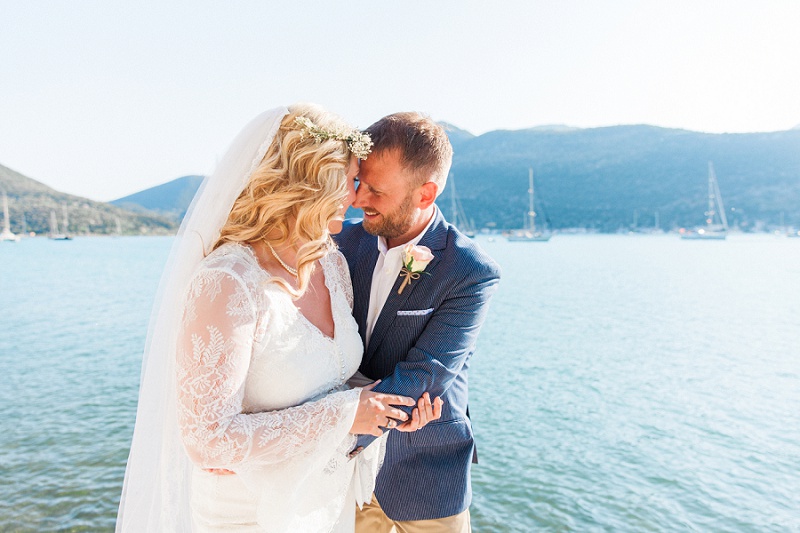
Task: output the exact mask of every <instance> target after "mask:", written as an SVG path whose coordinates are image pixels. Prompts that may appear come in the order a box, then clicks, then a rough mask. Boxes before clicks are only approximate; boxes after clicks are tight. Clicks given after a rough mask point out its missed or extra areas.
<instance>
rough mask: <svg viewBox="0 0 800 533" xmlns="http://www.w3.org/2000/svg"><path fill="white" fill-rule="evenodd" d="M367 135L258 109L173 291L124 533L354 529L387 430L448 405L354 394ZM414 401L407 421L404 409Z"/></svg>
mask: <svg viewBox="0 0 800 533" xmlns="http://www.w3.org/2000/svg"><path fill="white" fill-rule="evenodd" d="M371 144H372V143H371V141H370V139H369V137H368V136H367V135H365V134H362V133H360V132H358V131H356V130H351V129H349V128H348V127H347V126H346V124H344V123H343V122H342V121H341V119H339V118H338V117H336V116H334V115H332V114H330V113H328V112H325V111H323V110H322V109H320V108H318V107H316V106H310V105H295V106H292V107H290V108H288V109H287V108H280V109H274V110H270V111H267V112H265V113H262V114H261V115H259V116H258V117H256V118H255V119H254V120H253V121H252V122H251V123H250V124H249V125H248V126H246V127H245V129H244V130H243V131H242V132H241V133H240V134H239V136H238V137H237V138H236V139H235V140H234V142H233V145H232V146H231V148H230V149H229V151H228V153H227V154H226V155H225V157H224V158H223V159H222V160H221V161H220V163H219V164H218V167H217V169H216V170H215V172H214V173H213V174H212V175H211V176H210V177H209V178H208V179H207V180H206V181H205V182H204V183H203V185H202V187H201V189H200V191H198V193H197V195H196V196H195V199H194V201H193V203H192V206H191V207H190V209H189V212H188V213H187V215H186V217H185V218H184V222H183V224H182V225H181V229H180V231H179V233H178V236H177V238H176V240H175V244H174V245H173V249H172V251H171V253H170V258H169V260H168V262H167V266H166V269H165V273H164V275H163V277H162V280H161V284H160V287H159V294H158V296H157V298H156V305H155V307H154V311H153V315H152V317H151V323H150V330H149V332H148V340H147V345H146V347H145V355H144V360H143V362H142V382H141V388H140V396H139V405H138V411H137V419H136V426H135V429H134V434H133V442H132V445H131V451H130V457H129V459H128V465H127V469H126V473H125V483H124V487H123V491H122V497H121V501H120V509H119V515H118V519H117V531H125V532H128V531H130V532H140V531H142V532H143V531H220V530H225V531H228V530H234V531H268V532H283V531H304V532H306V531H307V532H315V531H320V532H322V531H325V532H328V531H343V532H344V531H350V532H352V531H353V529H354V525H353V524H354V513H355V504H356V503H359V504H361V503H363V502H366V501H369V499H370V497H371V494H372V490H373V485H374V479H375V475H376V473H377V470H378V468H379V467H380V461H381V460H382V449H381V444H382V442H380V441H379V445H377V446H376V445H373V446H370V447H369V448H368V449H367V450H365V451H364V452H363V453H360V454H358V455H357V456H356V458H355V459H349V458H348V453H349V452H350V451H351V450H352V448H353V447H354V446H355V441H356V438H355V435H357V434H372V435H376V436H378V435H381V434H382V433H383V429H384V428H386V429H392V428H396V429H398V430H401V431H414V430H416V429H419V428H420V427H422V426H424V425H425V424H426V423H427V422H429V421H430V420H433V419H436V418H438V417H439V416H440V415H441V402H440V401H439V400H438V399H437V401H436V402H434V403H433V404H432V403H431V402H430V399H429V398H428V396H427V394H426V395H424V397H423V398H420V399H419V400H418V401H415V400H414V399H411V398H406V397H402V396H395V395H387V394H379V393H375V392H372V391H371V390H370V389H371V387H372V385H370V386H366V387H355V388H350V387H349V386H348V384H347V381H348V378H350V377H351V376H353V375H354V374H355V373H356V370H357V369H358V366H359V363H360V360H361V355H362V343H361V338H360V336H359V333H358V327H357V325H356V323H355V321H354V320H353V318H352V316H351V309H352V305H353V301H352V299H353V296H352V287H351V285H350V279H349V276H348V270H347V266H346V264H345V260H344V258H343V256H342V255H341V254H340V253H339V252H338V250H336V249H335V247H334V245H333V244H332V242H331V239H330V234H331V233H336V232H338V231H339V230H340V229H341V225H342V220H343V217H344V212H345V210H346V209H347V207H349V205H350V203H351V202H352V200H353V198H354V196H355V188H354V187H355V186H354V181H355V178H356V175H357V173H358V159H357V158H362V159H363V158H366V157H367V154H368V153H369V150H370V147H371ZM402 406H408V407H410V406H416V407H415V408H414V409H413V411H412V414H411V416H410V417H409V416H408V415H407V414H406V412H405V411H403V410H401V409H400V408H399V407H402Z"/></svg>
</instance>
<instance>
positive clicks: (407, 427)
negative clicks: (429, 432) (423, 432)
mask: <svg viewBox="0 0 800 533" xmlns="http://www.w3.org/2000/svg"><path fill="white" fill-rule="evenodd" d="M443 404H444V402H443V401H442V399H441V398H440V397H439V396H437V397H436V399H435V400H434V401H433V403H431V396H430V394H428V393H427V392H426V393H424V394H423V395H422V397H421V398H420V399H419V401H418V402H417V406H416V407H415V408H414V410H413V411H412V412H411V420H408V421H406V422H404V423H403V424H400V425H399V426H397V428H396V429H397V431H404V432H407V433H409V432H411V431H416V430H418V429H420V428H423V427H425V426H426V425H427V424H428V422H432V421H434V420H439V419H440V418H441V417H442V405H443Z"/></svg>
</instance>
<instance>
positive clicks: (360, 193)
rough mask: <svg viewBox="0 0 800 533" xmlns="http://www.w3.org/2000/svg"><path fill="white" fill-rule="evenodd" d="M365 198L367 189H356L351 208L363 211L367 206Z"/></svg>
mask: <svg viewBox="0 0 800 533" xmlns="http://www.w3.org/2000/svg"><path fill="white" fill-rule="evenodd" d="M366 198H367V188H366V187H359V188H358V189H356V199H355V200H353V207H355V208H356V209H363V208H364V207H366V206H367V203H366Z"/></svg>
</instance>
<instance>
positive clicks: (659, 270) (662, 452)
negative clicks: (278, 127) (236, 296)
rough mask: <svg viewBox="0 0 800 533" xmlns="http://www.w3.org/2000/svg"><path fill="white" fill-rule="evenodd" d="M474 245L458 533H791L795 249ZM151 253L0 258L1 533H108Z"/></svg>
mask: <svg viewBox="0 0 800 533" xmlns="http://www.w3.org/2000/svg"><path fill="white" fill-rule="evenodd" d="M477 241H478V243H479V244H480V245H481V246H482V247H483V248H484V249H485V250H486V251H487V252H488V253H489V254H490V255H491V256H492V257H494V258H495V260H497V262H498V263H499V264H500V265H501V267H502V269H503V276H502V280H501V283H500V287H499V289H498V291H497V293H496V295H495V297H494V299H493V301H492V304H491V309H490V312H489V316H488V318H487V320H486V323H485V325H484V326H483V329H482V331H481V334H480V338H479V342H478V348H477V351H476V353H475V355H474V357H473V362H472V367H471V369H470V389H471V396H470V412H471V414H472V423H473V427H474V430H475V435H476V440H477V445H478V455H479V463H478V464H477V465H475V466H474V467H473V470H472V485H473V490H474V496H473V503H472V507H471V515H472V526H473V531H475V532H535V531H545V532H550V531H552V532H566V531H575V532H595V531H596V532H651V531H652V532H659V531H700V532H706V531H708V532H750V531H753V532H762V531H764V532H772V531H775V532H785V531H800V239H788V238H786V237H783V236H779V235H770V234H748V235H737V234H734V235H730V236H729V237H728V239H727V240H725V241H714V242H710V241H683V240H680V239H679V238H678V237H677V236H676V235H672V234H664V235H639V234H636V235H564V234H559V235H556V236H554V237H553V238H552V240H550V241H549V242H546V243H540V242H537V243H520V242H513V243H512V242H507V241H505V240H504V239H503V238H502V237H500V236H487V235H479V236H478V237H477ZM171 243H172V239H171V238H169V237H117V238H112V237H84V238H81V237H78V238H75V239H74V240H72V241H51V240H47V239H44V238H32V239H24V240H22V241H21V242H19V243H15V244H14V243H0V407H1V408H2V416H0V531H3V532H13V531H36V532H41V531H112V530H113V528H114V524H115V519H116V511H117V505H118V502H119V495H120V490H121V486H122V479H123V474H124V470H125V461H126V458H127V454H128V447H129V444H130V439H131V434H132V431H133V424H134V417H135V409H136V400H137V389H138V383H139V374H140V364H141V352H142V349H143V346H144V341H145V336H146V331H147V323H148V320H149V315H150V308H151V306H152V301H153V297H154V294H155V291H156V287H157V284H158V280H159V277H160V275H161V270H162V268H163V265H164V262H165V260H166V257H167V254H168V252H169V248H170V245H171Z"/></svg>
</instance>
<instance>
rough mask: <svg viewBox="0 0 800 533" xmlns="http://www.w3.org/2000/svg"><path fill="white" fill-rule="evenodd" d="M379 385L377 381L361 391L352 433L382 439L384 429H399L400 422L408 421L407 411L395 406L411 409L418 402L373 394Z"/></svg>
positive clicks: (390, 395) (388, 395)
mask: <svg viewBox="0 0 800 533" xmlns="http://www.w3.org/2000/svg"><path fill="white" fill-rule="evenodd" d="M378 383H379V382H378V381H376V382H375V383H373V384H371V385H368V386H367V387H364V388H363V389H362V390H361V396H360V398H359V401H358V408H357V410H356V418H355V420H354V421H353V425H352V426H351V428H350V433H352V434H354V435H373V436H375V437H380V436H381V435H383V428H388V429H392V428H394V427H397V422H398V421H400V422H405V421H406V420H408V415H407V414H406V413H405V411H403V410H401V409H397V408H395V407H393V406H398V405H404V406H407V407H411V406H413V405H415V404H416V402H415V401H414V400H413V399H412V398H408V397H406V396H399V395H397V394H384V393H382V392H372V389H373V388H374V387H375V385H377V384H378Z"/></svg>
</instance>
